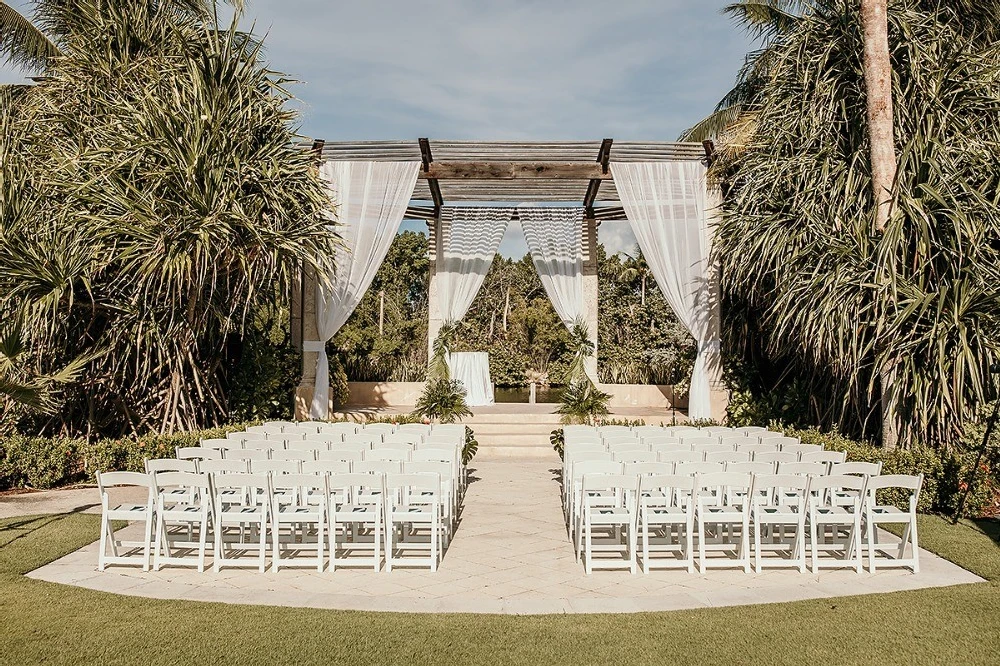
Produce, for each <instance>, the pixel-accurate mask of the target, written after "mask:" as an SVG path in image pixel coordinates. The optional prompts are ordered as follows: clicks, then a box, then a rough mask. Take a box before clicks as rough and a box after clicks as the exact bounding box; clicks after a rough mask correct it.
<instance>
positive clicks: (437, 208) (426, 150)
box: [418, 138, 444, 217]
mask: <svg viewBox="0 0 1000 666" xmlns="http://www.w3.org/2000/svg"><path fill="white" fill-rule="evenodd" d="M418 141H419V143H420V161H421V162H422V163H423V169H422V170H421V172H420V175H419V176H418V177H419V178H423V179H425V180H426V181H427V188H428V189H429V190H430V191H431V198H432V199H433V200H434V217H437V216H438V215H440V214H441V208H442V207H443V206H444V197H442V196H441V186H440V185H439V184H438V179H437V177H436V176H431V175H428V174H429V173H430V170H431V167H432V166H433V165H434V156H433V155H432V154H431V142H430V139H427V138H421V139H419V140H418Z"/></svg>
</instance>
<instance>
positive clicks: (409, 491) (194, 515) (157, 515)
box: [97, 464, 450, 571]
mask: <svg viewBox="0 0 1000 666" xmlns="http://www.w3.org/2000/svg"><path fill="white" fill-rule="evenodd" d="M443 469H444V468H442V467H440V466H439V467H437V468H430V467H428V466H427V465H426V464H424V466H423V467H419V466H418V464H412V465H410V471H409V472H406V473H399V472H395V471H389V472H386V473H373V474H365V473H360V474H352V473H336V472H334V473H330V474H329V475H328V474H285V475H280V474H279V475H274V474H272V473H265V474H254V473H239V472H234V473H226V474H221V475H219V474H211V475H210V474H204V473H195V472H185V471H180V472H159V473H156V472H152V473H147V474H140V473H135V472H111V473H106V474H101V473H100V472H98V474H97V478H98V486H99V489H100V493H101V502H102V523H101V544H100V549H99V550H100V554H99V567H100V569H101V570H104V568H105V567H106V565H108V564H133V563H140V564H141V565H142V567H143V569H144V570H146V569H148V568H149V563H150V551H151V550H153V568H154V570H156V569H159V568H160V566H162V565H163V564H177V565H191V564H195V565H196V566H197V567H198V570H199V571H203V570H204V568H205V552H206V547H207V540H208V533H209V530H210V527H214V528H215V540H214V541H215V551H216V561H215V568H216V570H218V568H220V567H221V566H222V563H223V559H224V555H223V553H224V543H223V542H224V539H225V526H226V524H230V525H239V526H240V528H241V529H240V533H241V535H242V534H243V533H244V530H243V528H244V527H245V526H247V525H255V526H256V527H257V530H258V532H259V539H260V541H259V544H258V549H259V558H258V562H259V568H260V570H261V571H263V568H264V553H265V543H266V537H265V534H266V532H267V530H268V527H270V528H271V534H272V547H273V548H272V566H273V568H274V570H275V571H277V570H278V569H279V568H280V561H281V560H280V547H281V543H280V541H281V540H280V538H279V534H280V529H281V526H282V525H283V524H286V525H289V526H293V527H298V526H301V525H303V524H315V525H316V532H317V539H316V541H315V542H314V543H313V544H306V543H298V542H297V543H294V544H292V546H291V548H292V549H294V550H296V551H298V550H303V549H314V550H315V551H316V553H317V560H316V564H317V568H318V569H319V570H322V568H323V547H324V537H323V531H324V524H325V523H326V521H327V518H328V514H329V519H330V521H331V522H330V530H329V537H330V552H331V562H330V568H331V570H333V568H334V567H335V563H334V560H335V557H336V553H337V543H336V539H337V535H338V534H339V533H341V532H342V533H343V534H344V536H345V539H346V538H347V537H348V535H349V531H348V530H347V529H344V530H338V528H337V527H338V526H337V522H336V517H337V516H338V514H339V515H340V516H341V518H342V519H343V522H344V523H346V524H354V523H357V522H359V521H362V522H363V521H364V520H365V518H364V515H371V514H374V515H372V517H371V522H373V523H374V528H375V530H376V536H375V543H374V560H375V568H376V569H378V568H379V561H380V555H379V552H380V548H379V543H378V541H379V539H378V533H379V531H384V532H385V533H386V536H387V543H386V548H385V554H386V560H387V568H388V569H389V570H391V568H392V558H393V551H394V549H398V548H400V547H401V546H402V547H406V548H409V547H412V546H413V545H414V544H412V543H403V542H402V541H400V542H397V543H395V544H393V535H394V530H393V529H391V528H392V526H394V525H399V526H400V527H403V523H405V524H406V527H407V528H408V529H412V527H413V525H415V524H421V523H422V522H426V523H427V526H428V529H429V530H430V535H429V548H430V553H429V559H430V567H431V569H432V570H436V568H437V562H438V560H439V556H440V548H439V545H440V539H441V537H442V535H444V534H446V529H450V527H449V528H446V527H445V526H444V525H442V521H441V515H442V507H445V510H446V507H447V502H446V501H443V498H442V495H443V494H444V493H445V490H444V489H445V488H446V484H445V483H444V482H442V481H441V479H440V474H439V472H440V471H441V470H443ZM341 483H343V484H345V486H346V485H351V486H358V487H369V488H370V489H371V492H370V493H368V494H367V495H366V496H365V498H366V501H367V502H369V505H370V503H371V502H373V501H374V503H375V504H376V505H377V507H376V508H375V509H374V510H369V511H368V513H367V514H366V512H365V510H364V506H360V505H356V504H353V503H352V504H350V505H348V502H349V501H352V500H354V499H355V498H354V497H350V498H347V497H346V496H345V497H342V498H341V500H340V503H339V504H338V502H337V501H336V499H332V501H329V500H331V498H332V495H331V484H332V485H333V487H335V488H340V487H342V486H341V485H340V484H341ZM119 485H121V486H142V487H146V488H147V490H148V499H147V503H146V504H145V505H117V506H114V507H112V506H111V503H110V496H109V492H108V489H109V488H110V487H111V486H119ZM265 486H266V493H264V492H261V490H262V489H264V487H265ZM178 487H182V488H190V489H192V490H193V491H194V493H193V495H192V496H191V497H190V498H189V499H185V500H184V501H178V499H179V498H178V496H177V495H176V494H174V492H173V491H174V490H175V489H176V488H178ZM216 487H218V488H219V489H220V491H227V490H228V491H236V492H219V493H216ZM248 487H250V488H251V490H252V492H250V494H247V492H246V490H247V488H248ZM387 489H389V491H390V492H388V493H387ZM279 490H280V492H279ZM288 491H291V492H288ZM265 494H266V497H267V502H266V503H265V502H263V501H260V500H262V498H263V497H264V496H265ZM237 497H240V498H241V499H239V500H237ZM384 498H388V501H386V502H385V503H384V504H383V500H384ZM328 506H329V511H328V510H327V509H328ZM420 507H425V508H424V509H423V510H421V509H420ZM230 508H232V509H235V510H234V511H228V509H230ZM359 509H360V510H359ZM369 509H370V506H369ZM383 511H384V515H383ZM227 515H228V519H227ZM428 517H429V519H428ZM123 518H124V519H127V520H131V521H136V520H138V521H139V522H142V523H143V525H144V528H145V531H144V535H145V538H144V540H143V541H142V542H126V541H123V540H119V539H117V538H116V536H115V534H114V531H113V528H112V524H111V521H112V520H116V519H123ZM403 518H405V520H403ZM154 519H155V537H154V536H153V531H154ZM169 523H180V524H185V525H187V526H188V528H189V532H188V534H190V533H191V529H192V528H193V527H194V526H196V527H197V528H198V542H197V543H195V542H191V541H190V537H189V541H187V542H183V541H182V542H175V543H174V548H175V549H176V548H181V549H189V548H197V550H198V557H197V559H196V560H195V561H193V562H192V561H191V560H188V559H187V558H184V557H177V556H174V555H172V553H171V548H170V542H169V538H170V535H169V533H168V527H169ZM383 525H386V526H389V527H390V529H384V530H383V529H381V528H382V526H383ZM350 534H353V530H351V531H350ZM241 540H242V537H241ZM302 541H303V542H304V541H305V535H304V534H303V537H302ZM108 545H110V546H111V549H112V555H111V556H108V555H107V553H106V549H107V546H108ZM247 545H248V544H246V543H241V544H240V546H241V549H245V548H246V546H247ZM345 545H348V546H350V547H351V549H355V548H356V547H357V544H345ZM119 548H125V549H128V550H135V549H139V550H141V555H140V556H139V557H138V558H136V557H135V556H129V555H124V554H120V553H119Z"/></svg>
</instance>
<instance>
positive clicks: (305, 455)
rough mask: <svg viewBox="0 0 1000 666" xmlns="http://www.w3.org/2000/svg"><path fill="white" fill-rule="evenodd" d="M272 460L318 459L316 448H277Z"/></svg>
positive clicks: (273, 452) (272, 453)
mask: <svg viewBox="0 0 1000 666" xmlns="http://www.w3.org/2000/svg"><path fill="white" fill-rule="evenodd" d="M271 460H299V461H302V460H316V450H315V449H301V450H300V449H275V450H274V451H271Z"/></svg>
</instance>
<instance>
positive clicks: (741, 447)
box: [736, 442, 778, 456]
mask: <svg viewBox="0 0 1000 666" xmlns="http://www.w3.org/2000/svg"><path fill="white" fill-rule="evenodd" d="M736 450H737V451H746V452H747V453H749V454H750V455H752V456H754V455H757V454H758V453H768V452H773V451H777V450H778V447H777V446H775V445H774V444H771V443H770V442H765V443H763V444H737V445H736Z"/></svg>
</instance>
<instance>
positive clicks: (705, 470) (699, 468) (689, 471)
mask: <svg viewBox="0 0 1000 666" xmlns="http://www.w3.org/2000/svg"><path fill="white" fill-rule="evenodd" d="M725 471H726V464H725V463H710V462H704V461H702V462H698V461H694V462H677V463H675V464H674V475H675V476H694V475H695V474H718V473H722V472H725Z"/></svg>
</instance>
